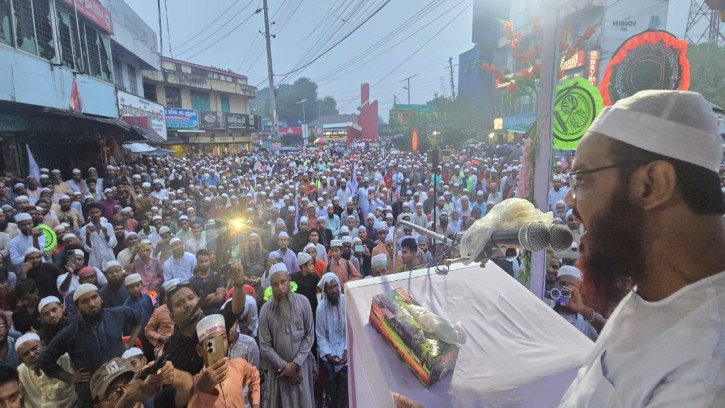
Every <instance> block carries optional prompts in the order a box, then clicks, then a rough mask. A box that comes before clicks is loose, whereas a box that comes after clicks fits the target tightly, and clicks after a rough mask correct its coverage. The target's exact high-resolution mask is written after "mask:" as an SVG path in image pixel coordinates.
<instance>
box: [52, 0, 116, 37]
mask: <svg viewBox="0 0 725 408" xmlns="http://www.w3.org/2000/svg"><path fill="white" fill-rule="evenodd" d="M63 2H64V3H66V4H67V5H69V6H70V7H71V9H73V8H74V7H75V9H76V10H78V13H80V14H83V16H85V17H86V18H88V19H89V20H91V21H92V22H93V23H95V24H96V25H97V26H98V27H100V28H101V29H102V30H103V31H105V32H107V33H108V34H113V18H112V17H111V12H110V11H108V10H107V9H106V8H105V7H103V5H101V2H99V1H98V0H63Z"/></svg>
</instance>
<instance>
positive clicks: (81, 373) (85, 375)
mask: <svg viewBox="0 0 725 408" xmlns="http://www.w3.org/2000/svg"><path fill="white" fill-rule="evenodd" d="M90 379H91V373H90V371H88V370H85V369H83V368H82V369H80V370H76V371H74V372H73V377H72V379H71V382H72V383H73V384H78V383H82V382H88V381H90Z"/></svg>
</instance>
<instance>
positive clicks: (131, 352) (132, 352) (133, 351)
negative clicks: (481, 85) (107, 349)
mask: <svg viewBox="0 0 725 408" xmlns="http://www.w3.org/2000/svg"><path fill="white" fill-rule="evenodd" d="M136 356H143V351H141V349H140V348H138V347H131V348H130V349H128V350H126V351H124V352H123V354H121V358H122V359H124V360H128V359H129V358H131V357H136Z"/></svg>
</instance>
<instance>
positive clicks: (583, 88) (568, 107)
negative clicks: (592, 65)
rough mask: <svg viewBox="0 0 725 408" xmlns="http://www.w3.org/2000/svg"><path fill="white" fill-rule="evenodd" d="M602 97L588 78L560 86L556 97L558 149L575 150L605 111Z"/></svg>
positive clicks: (555, 115) (554, 126) (556, 137)
mask: <svg viewBox="0 0 725 408" xmlns="http://www.w3.org/2000/svg"><path fill="white" fill-rule="evenodd" d="M602 107H603V103H602V96H601V95H600V94H599V90H598V89H597V88H596V87H595V86H594V85H592V84H591V83H590V82H589V81H588V80H587V79H586V78H582V77H574V78H571V79H568V80H567V81H565V82H564V83H562V84H561V85H559V86H558V87H557V90H556V96H555V97H554V112H553V120H552V123H553V127H552V130H553V133H554V138H553V140H554V147H555V148H557V149H561V150H575V149H576V147H577V145H578V144H579V141H580V140H581V138H582V136H584V134H585V133H586V131H587V129H589V125H591V124H592V122H593V121H594V119H596V117H597V115H599V113H600V112H601V111H602Z"/></svg>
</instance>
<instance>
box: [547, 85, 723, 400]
mask: <svg viewBox="0 0 725 408" xmlns="http://www.w3.org/2000/svg"><path fill="white" fill-rule="evenodd" d="M722 160H723V150H722V140H721V138H720V132H719V129H718V123H717V119H716V117H715V115H714V114H713V112H712V110H711V108H710V106H709V104H708V103H707V101H706V100H705V99H704V98H703V97H702V96H701V95H699V94H696V93H692V92H681V91H642V92H639V93H637V94H636V95H634V96H632V97H630V98H626V99H622V100H620V101H618V102H617V103H616V104H614V106H611V107H608V108H606V109H605V110H604V111H603V112H602V114H601V115H600V116H599V117H598V118H597V120H595V121H594V123H593V124H592V126H591V127H590V129H589V133H587V134H586V135H585V136H584V138H582V140H581V143H580V144H579V147H578V149H577V155H576V161H575V162H574V165H573V167H572V170H573V171H572V172H571V173H570V183H571V189H570V191H569V193H568V194H567V201H568V204H569V205H570V206H571V207H573V208H574V213H575V215H576V216H577V217H578V218H579V219H580V220H581V221H582V222H583V223H584V226H585V227H586V230H587V232H586V233H585V234H584V235H583V236H582V238H581V240H582V247H580V248H582V252H581V256H580V258H579V262H580V266H581V270H582V273H583V278H584V287H583V290H584V296H585V299H586V300H587V303H588V304H591V305H594V306H595V308H598V310H599V311H600V312H605V313H606V311H607V310H609V309H610V308H611V307H613V306H614V305H615V304H616V302H617V301H618V300H619V299H620V298H621V296H622V295H623V294H624V293H626V294H625V295H624V298H623V299H622V300H621V302H620V303H619V305H617V306H616V308H615V309H614V311H613V313H612V314H611V316H610V319H609V321H608V323H607V325H606V326H605V327H604V329H603V330H602V332H601V334H600V336H599V339H598V340H597V343H596V345H595V347H594V351H593V353H592V355H591V356H590V358H589V359H588V361H587V363H586V364H585V366H584V367H582V368H581V369H580V370H579V373H578V375H577V378H576V380H574V382H573V383H572V385H571V386H570V387H569V390H568V391H567V392H566V394H565V395H564V397H563V400H562V402H561V406H563V407H605V406H622V407H643V406H658V407H659V406H662V407H663V406H668V407H669V406H672V407H710V406H713V407H714V406H719V407H722V406H725V330H724V328H725V324H724V322H725V272H723V271H725V257H723V252H724V251H725V230H724V228H723V226H724V223H723V217H722V216H723V213H725V204H724V202H723V194H722V191H721V187H720V178H719V176H718V172H719V170H720V166H721V163H722ZM633 285H634V286H633Z"/></svg>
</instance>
